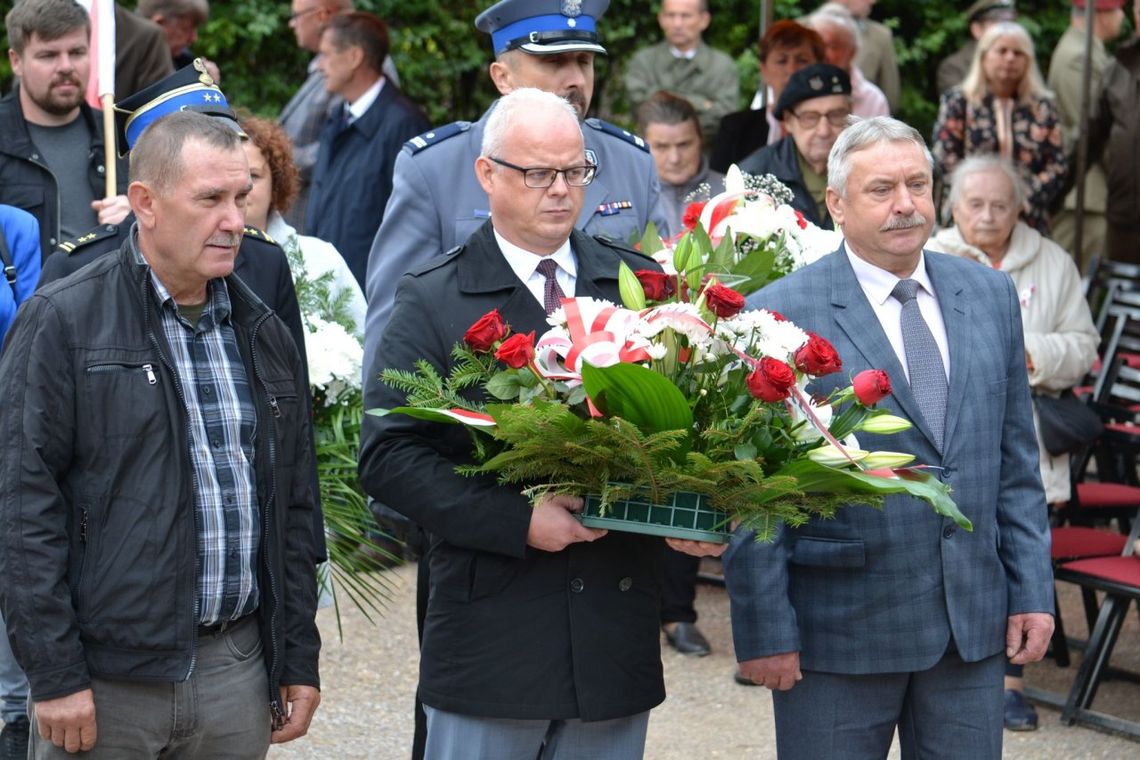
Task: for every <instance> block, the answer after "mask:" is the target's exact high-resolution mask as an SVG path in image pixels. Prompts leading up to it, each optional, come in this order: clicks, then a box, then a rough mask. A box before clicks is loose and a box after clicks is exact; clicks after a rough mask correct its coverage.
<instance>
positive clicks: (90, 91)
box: [77, 0, 115, 108]
mask: <svg viewBox="0 0 1140 760" xmlns="http://www.w3.org/2000/svg"><path fill="white" fill-rule="evenodd" d="M77 2H78V3H79V4H80V5H82V6H83V7H84V9H85V10H86V11H87V14H88V15H89V16H91V62H92V66H91V76H90V78H89V79H88V80H87V102H88V103H89V104H90V105H91V107H92V108H104V107H105V106H104V104H103V100H102V96H104V95H110V96H111V99H112V100H113V99H114V95H115V3H114V0H77Z"/></svg>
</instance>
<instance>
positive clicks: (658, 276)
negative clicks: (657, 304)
mask: <svg viewBox="0 0 1140 760" xmlns="http://www.w3.org/2000/svg"><path fill="white" fill-rule="evenodd" d="M633 274H634V276H636V277H637V280H638V282H640V283H641V289H642V290H644V291H645V297H646V298H648V299H649V300H650V301H664V300H666V299H667V298H669V297H670V296H671V295H673V294H674V293H676V292H677V278H676V277H675V276H674V275H671V274H665V273H664V272H654V271H653V270H652V269H639V270H638V271H636V272H634V273H633Z"/></svg>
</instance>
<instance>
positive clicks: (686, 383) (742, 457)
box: [370, 196, 969, 538]
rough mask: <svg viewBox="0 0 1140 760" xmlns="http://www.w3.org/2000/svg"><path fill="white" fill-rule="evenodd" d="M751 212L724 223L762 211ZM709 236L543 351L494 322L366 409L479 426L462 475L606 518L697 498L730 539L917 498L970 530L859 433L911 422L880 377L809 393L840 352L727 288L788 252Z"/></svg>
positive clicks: (583, 312) (581, 302)
mask: <svg viewBox="0 0 1140 760" xmlns="http://www.w3.org/2000/svg"><path fill="white" fill-rule="evenodd" d="M742 198H743V196H742ZM740 200H741V199H737V202H736V203H735V205H734V206H733V210H732V211H731V212H730V213H729V217H726V218H730V217H731V215H732V213H735V212H748V213H751V211H750V210H749V209H748V208H747V207H748V206H749V205H750V203H752V201H746V202H745V203H744V204H743V205H744V207H745V208H743V209H742V208H741V203H740V202H739V201H740ZM772 208H775V207H772ZM706 211H707V208H706ZM702 213H703V212H702ZM714 213H716V212H714ZM723 221H724V220H720V221H719V222H718V221H716V220H710V223H712V224H713V225H714V227H713V228H714V230H716V229H719V228H720V227H719V225H720V222H723ZM702 234H703V223H701V224H698V225H697V226H696V227H695V228H694V231H693V232H692V233H690V236H689V237H688V238H682V240H681V241H679V242H678V244H677V245H675V246H674V247H673V249H672V251H671V253H672V256H671V259H670V261H669V262H668V263H669V264H670V265H671V266H670V267H668V269H667V271H666V272H664V273H662V272H658V271H656V270H644V271H639V272H634V271H632V270H630V269H629V268H628V267H626V266H624V265H622V267H621V269H620V271H619V290H620V293H621V297H622V301H623V304H622V306H618V305H617V304H614V303H610V302H607V301H602V300H597V299H592V298H566V299H563V301H562V305H561V308H559V309H557V310H556V311H555V312H554V313H553V314H551V315H550V317H549V318H548V322H549V324H550V329H549V330H548V331H547V332H546V333H545V334H543V335H541V336H539V337H537V338H536V336H535V334H534V333H533V332H531V333H526V334H523V333H517V332H512V331H511V329H510V326H509V325H507V324H505V323H504V322H503V320H502V317H501V316H500V315H499V313H498V311H497V310H493V311H491V312H489V313H488V314H486V315H484V316H483V317H482V318H481V319H479V320H478V321H477V322H476V323H475V324H474V325H472V326H471V328H470V329H469V330H468V331H467V333H466V335H465V336H464V340H463V342H462V343H459V344H457V345H456V346H455V347H454V349H453V352H452V359H453V364H452V367H451V370H450V372H449V373H448V375H447V376H446V377H443V376H442V375H441V374H440V373H439V372H438V371H437V369H436V368H435V367H433V366H432V365H430V364H429V363H427V362H426V361H421V362H419V363H418V364H417V366H416V368H415V371H413V372H405V371H398V370H386V371H385V372H384V374H383V375H382V379H383V380H384V381H385V382H387V383H388V384H389V385H391V386H392V387H395V388H397V389H400V390H402V391H403V392H405V393H406V394H407V405H406V406H403V407H400V408H398V409H393V410H370V413H376V414H387V413H391V412H398V413H402V414H408V415H412V416H415V417H419V418H422V419H427V420H432V421H437V422H455V423H462V424H465V425H468V426H469V427H470V428H471V430H472V432H473V436H474V439H475V464H472V465H467V466H461V467H460V468H459V470H460V471H461V472H464V473H466V474H472V475H473V474H480V473H493V474H495V475H496V476H497V477H498V479H499V481H500V482H502V483H512V484H522V485H524V487H525V492H526V493H528V494H529V495H532V496H537V495H539V494H542V493H548V492H554V493H570V494H579V495H580V494H595V495H596V496H597V501H598V502H599V503H600V508H601V511H602V512H603V513H604V512H605V510H606V509H607V508H608V507H609V506H610V505H612V504H613V503H616V502H620V501H622V500H626V499H630V498H631V497H638V498H645V499H647V500H649V501H650V502H652V503H657V504H660V503H667V502H669V501H670V500H673V499H675V498H676V497H677V496H678V495H679V494H697V495H699V496H700V497H702V498H703V499H704V500H706V501H707V502H708V503H709V504H711V506H712V507H714V508H715V509H717V510H719V513H720V514H721V515H722V517H721V519H720V520H719V521H718V522H719V523H720V524H721V525H727V524H728V523H729V522H730V521H737V522H740V523H742V524H743V525H744V526H746V527H747V528H750V529H752V530H755V531H756V533H757V536H758V538H766V537H769V536H771V534H772V529H773V528H774V527H775V525H776V521H778V520H780V521H784V522H786V523H788V524H792V525H797V524H801V523H803V522H804V521H806V520H808V519H809V518H810V517H812V516H813V515H821V516H830V515H833V514H834V512H835V510H836V509H837V508H838V507H839V506H840V505H842V504H847V503H852V502H858V503H866V504H872V505H874V504H878V503H881V500H882V497H883V496H885V495H887V494H891V493H909V494H911V495H914V496H917V497H919V498H922V499H925V500H926V501H927V502H929V503H930V505H931V506H932V507H933V509H934V510H935V511H936V512H937V513H939V514H942V515H944V516H949V517H952V518H953V519H955V520H956V521H957V522H958V523H959V524H960V525H962V526H963V527H965V528H969V521H968V520H967V519H966V518H965V517H964V516H963V515H962V514H961V512H959V511H958V509H957V507H956V505H955V504H954V502H953V501H952V500H951V499H950V496H949V491H948V488H947V487H946V486H945V485H944V484H943V483H941V482H940V481H939V479H938V478H937V477H935V476H933V475H932V474H930V473H929V472H927V471H926V470H925V469H923V468H907V467H906V465H907V464H908V463H909V462H910V461H911V459H912V458H913V457H911V456H910V455H908V454H902V453H898V452H889V451H865V450H863V449H860V448H859V447H858V441H857V440H856V438H855V434H856V433H858V432H859V431H862V430H866V431H869V432H874V433H890V432H897V431H901V430H903V429H906V428H907V427H909V426H910V423H909V422H908V421H907V420H904V419H901V418H898V417H895V416H892V415H889V414H887V413H886V412H885V410H882V409H876V408H875V404H876V403H877V402H878V401H879V400H881V399H882V398H883V397H884V396H885V395H886V394H889V393H890V380H889V378H888V377H887V376H886V374H885V373H884V372H882V371H880V370H870V371H867V372H863V373H860V374H858V375H856V376H855V378H853V382H852V384H851V385H849V386H847V387H845V388H842V389H840V390H838V391H836V392H835V393H833V394H832V395H831V396H830V397H828V398H826V399H819V398H811V397H809V396H808V395H807V394H806V392H805V390H804V389H805V387H806V385H807V384H808V383H809V382H810V381H811V380H813V379H814V378H817V377H821V376H824V375H828V374H831V373H834V372H839V371H841V369H842V361H841V359H840V357H839V356H838V355H837V354H836V352H835V349H834V348H833V347H832V346H831V344H830V343H828V342H827V341H826V340H824V339H823V338H821V337H819V336H817V335H813V334H812V333H809V332H807V331H805V330H804V329H802V328H801V327H799V326H797V325H794V324H792V323H791V322H790V321H788V320H786V319H784V318H783V317H782V316H781V315H779V314H777V313H775V312H772V311H767V310H764V309H756V310H746V309H745V299H744V296H743V294H742V292H741V290H740V289H734V288H730V287H728V286H727V285H726V284H724V283H723V282H722V277H724V276H737V277H741V276H743V275H742V271H741V270H742V269H744V268H749V272H750V274H749V277H748V278H747V279H746V280H741V282H745V283H751V282H753V281H754V280H755V279H756V278H757V276H756V272H758V271H759V270H757V269H752V268H751V267H753V262H754V261H755V259H756V258H757V252H758V251H761V250H768V251H769V253H766V254H764V255H765V256H769V258H771V259H775V258H776V257H778V256H779V255H781V254H780V253H779V252H776V253H774V254H771V255H769V254H770V253H771V251H773V250H774V248H778V247H779V246H780V245H783V244H781V243H776V244H774V246H769V248H768V249H764V248H763V246H764V245H768V244H767V243H765V244H763V245H761V246H753V247H752V248H751V249H749V250H744V251H743V253H741V251H740V250H739V248H740V246H739V240H738V239H737V238H731V239H730V233H728V232H727V231H726V232H725V233H724V236H723V237H722V239H721V242H720V243H718V244H717V246H716V247H713V246H712V245H711V244H712V239H711V238H709V243H710V245H709V246H705V245H704V244H703V241H702V242H693V240H692V238H694V237H699V236H700V235H702ZM733 234H735V233H733ZM772 234H779V236H780V237H781V238H782V239H783V240H784V241H785V243H786V241H787V239H788V238H789V236H788V235H787V231H786V230H785V231H783V232H780V233H772ZM705 237H706V238H707V237H708V236H707V235H706V236H705ZM686 239H688V240H689V242H688V243H686V242H685V241H686ZM725 240H729V243H727V244H725V243H724V241H725ZM718 250H722V254H718V253H717V251H718ZM764 277H767V275H764ZM472 391H475V392H472ZM646 532H656V531H646Z"/></svg>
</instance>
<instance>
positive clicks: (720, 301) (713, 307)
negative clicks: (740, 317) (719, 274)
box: [705, 282, 744, 319]
mask: <svg viewBox="0 0 1140 760" xmlns="http://www.w3.org/2000/svg"><path fill="white" fill-rule="evenodd" d="M705 303H706V304H707V305H708V307H709V311H711V312H712V313H713V314H716V315H717V316H718V317H720V318H721V319H728V318H730V317H735V316H736V315H737V314H739V313H740V311H741V309H743V308H744V296H742V295H740V294H739V293H737V292H736V291H735V290H733V289H732V288H726V287H725V286H724V285H721V284H720V283H719V282H714V283H713V284H712V285H709V286H708V288H707V289H706V290H705Z"/></svg>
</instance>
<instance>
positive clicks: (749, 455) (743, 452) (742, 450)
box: [733, 443, 756, 461]
mask: <svg viewBox="0 0 1140 760" xmlns="http://www.w3.org/2000/svg"><path fill="white" fill-rule="evenodd" d="M733 452H734V453H735V454H736V458H737V459H739V460H741V461H744V460H748V459H755V458H756V447H755V446H754V445H752V444H751V443H738V444H736V446H735V447H734V448H733Z"/></svg>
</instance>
